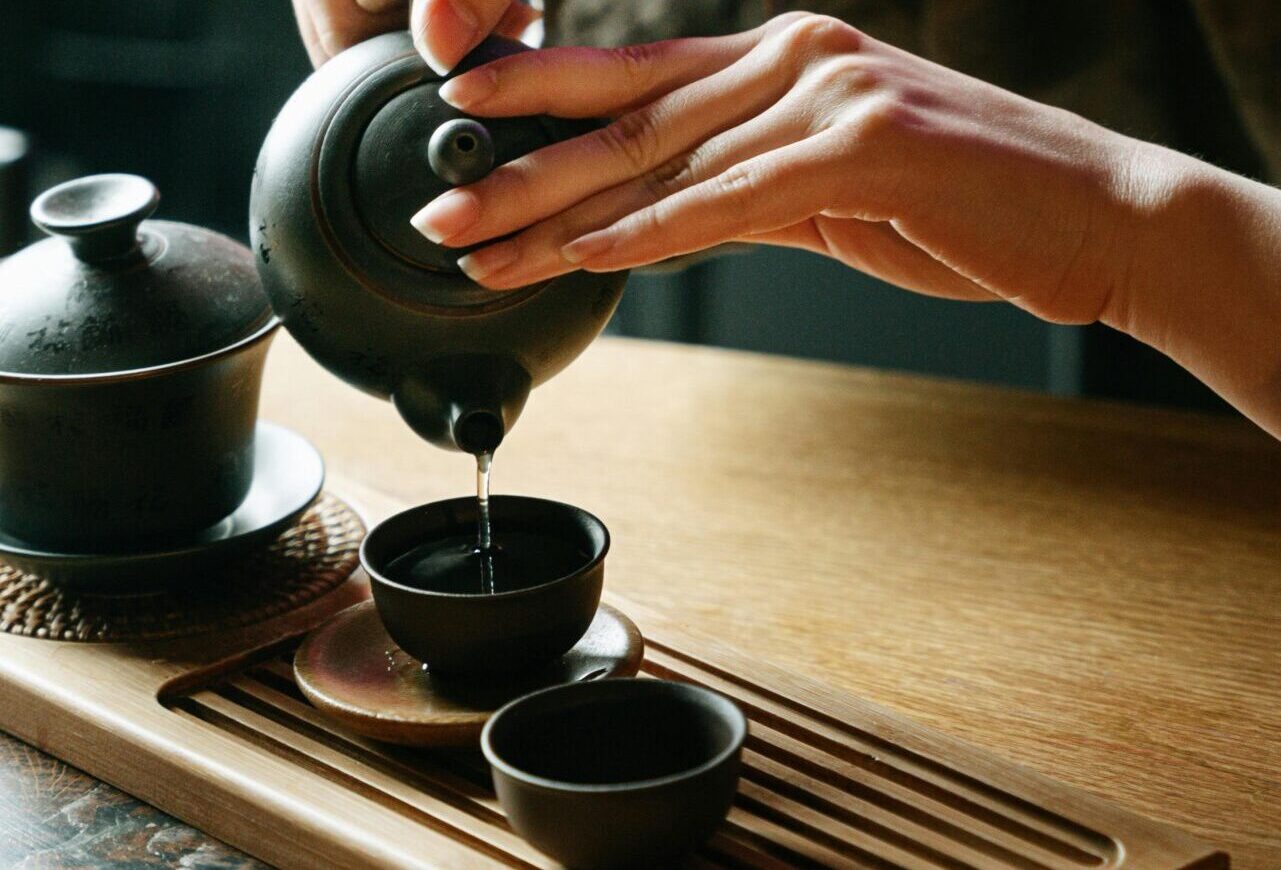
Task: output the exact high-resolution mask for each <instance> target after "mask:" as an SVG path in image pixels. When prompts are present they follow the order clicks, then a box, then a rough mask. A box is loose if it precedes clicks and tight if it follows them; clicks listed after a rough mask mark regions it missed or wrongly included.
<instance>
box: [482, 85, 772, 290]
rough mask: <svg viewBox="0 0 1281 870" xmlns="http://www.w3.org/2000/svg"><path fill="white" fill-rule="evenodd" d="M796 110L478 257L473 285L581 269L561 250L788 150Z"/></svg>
mask: <svg viewBox="0 0 1281 870" xmlns="http://www.w3.org/2000/svg"><path fill="white" fill-rule="evenodd" d="M796 121H797V119H796V118H795V117H794V112H793V110H792V108H791V107H789V106H785V105H782V104H780V105H778V106H775V107H773V108H771V109H770V110H769V111H767V112H765V113H764V114H762V115H759V116H757V117H755V118H753V119H752V120H750V121H748V122H747V123H746V124H743V125H741V126H739V127H735V128H733V129H730V130H727V131H726V132H724V133H721V134H719V135H718V136H715V137H713V138H712V139H710V140H709V141H707V142H705V143H704V144H702V145H700V146H699V147H698V148H697V149H695V150H694V151H693V152H692V153H689V154H684V155H681V156H679V157H677V158H675V159H673V160H671V161H668V162H667V163H666V164H664V165H662V166H660V167H658V168H657V169H655V170H653V171H651V172H649V173H646V174H645V175H643V176H641V177H640V178H635V179H632V180H630V181H628V182H626V183H624V184H620V185H618V186H617V187H614V188H611V189H609V190H606V191H603V192H601V193H598V194H596V195H595V196H592V197H589V198H588V199H586V200H584V201H583V202H581V203H579V204H578V205H576V206H574V207H573V208H571V209H569V210H567V211H565V212H563V213H561V214H558V215H555V216H554V217H551V218H549V219H547V220H545V221H542V222H540V223H538V224H535V225H534V226H532V227H530V228H529V229H527V230H525V231H524V232H522V233H520V234H519V235H518V236H516V237H514V238H511V239H506V240H504V241H502V242H499V243H497V244H495V245H491V246H489V247H487V248H482V249H480V250H478V251H473V252H472V253H471V254H469V255H468V256H466V257H464V258H463V259H462V260H460V261H459V265H461V266H462V268H463V271H464V272H466V273H467V275H468V276H469V277H470V278H471V279H472V280H474V281H477V282H478V283H481V284H483V285H485V286H487V287H490V288H493V289H496V290H498V289H507V288H512V287H523V286H525V285H528V284H533V283H536V282H538V281H543V280H546V279H548V278H552V277H554V276H556V275H560V274H563V273H565V272H570V271H573V270H574V269H576V268H577V266H575V265H574V264H572V263H570V262H569V261H567V260H566V259H565V258H564V256H562V254H561V249H562V248H563V247H564V246H565V245H567V244H568V243H570V242H572V241H573V240H575V239H577V238H579V237H580V236H582V235H584V234H586V233H589V232H591V231H593V230H596V229H600V228H602V227H607V226H609V225H610V224H612V223H614V222H615V221H617V220H619V219H621V218H623V217H626V216H627V215H629V214H631V213H633V212H636V211H639V210H641V209H643V208H646V207H647V206H650V205H653V204H654V203H655V202H658V201H659V200H661V199H662V198H663V197H666V196H670V195H671V194H673V193H675V192H677V191H679V190H682V189H684V188H686V187H689V186H690V185H694V184H698V183H700V182H702V181H705V180H707V179H709V178H714V177H715V176H717V175H719V174H720V173H722V172H724V171H725V170H726V169H728V168H729V167H731V166H733V165H734V164H735V163H739V162H741V161H743V160H747V159H749V158H752V157H755V156H756V155H758V154H763V153H765V152H766V151H769V150H771V149H774V148H779V147H782V146H784V145H787V144H789V143H790V142H791V141H793V140H794V138H795V136H796V133H797V123H796Z"/></svg>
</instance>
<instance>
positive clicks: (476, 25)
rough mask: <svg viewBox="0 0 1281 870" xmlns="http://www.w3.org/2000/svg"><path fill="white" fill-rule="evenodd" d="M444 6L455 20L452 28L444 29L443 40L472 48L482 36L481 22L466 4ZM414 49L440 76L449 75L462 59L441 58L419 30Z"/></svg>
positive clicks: (452, 3)
mask: <svg viewBox="0 0 1281 870" xmlns="http://www.w3.org/2000/svg"><path fill="white" fill-rule="evenodd" d="M444 6H445V8H447V9H448V10H449V13H448V14H449V15H451V16H452V17H453V19H454V20H453V22H452V26H449V25H447V26H445V27H444V28H442V30H443V31H444V36H443V38H447V39H448V40H449V42H450V43H452V44H455V45H469V46H470V45H472V44H473V43H474V42H476V37H478V36H479V35H480V21H479V20H478V19H477V18H476V13H474V12H472V11H471V9H469V8H467V5H466V4H463V5H459V4H458V3H455V2H453V0H445V3H444ZM414 47H415V48H417V49H418V53H419V54H421V55H422V56H423V60H425V61H427V65H428V66H429V67H431V68H432V69H433V70H434V71H435V72H436V74H437V75H440V76H445V75H449V71H450V70H451V69H453V68H454V66H455V65H456V64H457V63H458V61H459V60H460V59H461V58H454V59H453V60H447V59H446V58H444V57H441V56H440V55H439V54H437V53H436V52H435V51H434V50H433V49H432V47H431V46H430V45H428V44H427V42H426V40H424V39H423V34H421V33H420V32H418V31H417V30H415V32H414Z"/></svg>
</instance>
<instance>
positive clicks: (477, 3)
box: [409, 0, 513, 76]
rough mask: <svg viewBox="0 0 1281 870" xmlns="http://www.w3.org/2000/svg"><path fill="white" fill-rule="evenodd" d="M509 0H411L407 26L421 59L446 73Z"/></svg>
mask: <svg viewBox="0 0 1281 870" xmlns="http://www.w3.org/2000/svg"><path fill="white" fill-rule="evenodd" d="M512 5H513V4H512V0H414V5H413V9H412V11H411V12H410V16H409V30H410V32H411V33H412V34H413V37H414V45H415V46H417V48H418V52H419V54H421V55H422V56H423V60H425V61H427V65H428V66H430V67H431V68H432V69H433V70H435V71H436V72H437V73H438V74H440V75H442V76H443V75H446V74H447V73H448V72H449V71H450V70H452V69H453V68H454V67H455V66H456V65H457V63H458V62H459V61H460V60H462V59H463V57H464V56H465V55H466V54H467V52H469V51H471V50H472V49H473V48H475V47H476V46H477V45H479V44H480V41H481V40H482V39H484V38H485V37H486V36H488V35H489V34H490V33H491V32H492V31H493V30H494V28H495V27H496V26H497V25H498V23H499V22H500V21H501V20H502V18H503V16H504V15H505V14H506V13H507V11H508V8H509V7H510V6H512Z"/></svg>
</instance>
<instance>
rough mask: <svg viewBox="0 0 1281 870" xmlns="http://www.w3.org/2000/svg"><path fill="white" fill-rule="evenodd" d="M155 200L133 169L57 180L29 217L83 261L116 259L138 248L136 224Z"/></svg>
mask: <svg viewBox="0 0 1281 870" xmlns="http://www.w3.org/2000/svg"><path fill="white" fill-rule="evenodd" d="M159 204H160V192H159V191H158V190H156V186H155V185H154V184H152V183H151V182H150V181H148V180H147V179H145V178H142V177H141V176H138V175H126V174H122V173H111V174H107V175H90V176H86V177H85V178H77V179H74V180H72V181H68V182H65V183H63V184H59V185H58V186H57V187H52V188H50V189H49V190H46V191H45V192H44V193H42V194H40V196H38V197H37V198H36V201H35V202H33V203H32V204H31V220H32V221H33V222H34V223H35V225H36V226H38V227H40V229H42V230H44V231H45V232H46V233H49V234H50V235H54V236H61V237H62V238H64V239H66V240H67V243H68V244H70V245H71V250H72V252H73V253H74V254H75V255H76V258H77V259H79V260H80V261H81V262H84V263H101V262H103V261H106V260H118V259H121V258H123V257H127V256H129V255H130V254H133V253H134V252H136V251H137V250H138V224H140V223H142V222H143V221H144V220H146V219H147V218H148V217H150V216H151V214H152V212H154V211H155V210H156V206H157V205H159Z"/></svg>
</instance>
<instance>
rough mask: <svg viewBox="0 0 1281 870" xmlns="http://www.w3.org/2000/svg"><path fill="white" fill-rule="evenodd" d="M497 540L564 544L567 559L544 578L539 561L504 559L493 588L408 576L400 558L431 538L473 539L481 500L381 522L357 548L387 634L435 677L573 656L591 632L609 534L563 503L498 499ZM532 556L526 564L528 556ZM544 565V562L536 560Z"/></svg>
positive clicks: (510, 669)
mask: <svg viewBox="0 0 1281 870" xmlns="http://www.w3.org/2000/svg"><path fill="white" fill-rule="evenodd" d="M489 505H490V507H489V510H490V520H491V523H492V526H493V538H494V543H495V545H496V546H498V547H499V548H500V550H499V552H500V553H501V548H502V547H503V542H504V540H512V539H513V536H519V537H521V538H522V540H525V541H530V540H532V541H535V542H537V541H540V540H544V541H549V542H556V545H557V549H559V550H561V551H564V550H565V549H566V548H567V547H568V548H569V551H570V553H571V558H570V561H569V562H568V563H566V562H565V561H564V558H563V553H562V558H561V559H560V561H559V562H558V565H559V569H557V570H555V571H554V572H553V573H552V574H550V575H548V576H540V574H539V570H538V568H537V566H535V568H533V569H530V568H528V566H525V567H522V566H521V565H516V566H515V568H514V569H513V570H504V569H505V568H508V569H510V568H511V566H510V565H506V564H504V563H503V562H501V561H500V562H499V564H498V565H497V567H496V569H495V571H494V582H495V584H496V586H495V589H494V590H493V591H488V590H486V589H484V588H483V587H482V584H481V582H480V579H479V577H478V579H477V582H476V585H475V588H472V589H469V590H467V591H457V590H453V591H441V590H440V589H433V588H430V586H429V585H428V586H423V585H420V584H418V583H416V582H411V581H408V580H406V578H405V576H404V573H403V572H402V571H401V570H399V569H398V565H400V563H401V561H402V560H403V559H405V558H407V557H409V556H411V554H413V553H414V552H416V551H417V550H418V549H419V548H422V547H425V546H430V545H432V544H433V542H444V541H450V540H459V539H464V540H465V539H466V538H467V537H468V536H471V537H473V538H474V536H475V535H476V529H477V521H478V507H477V501H476V499H475V498H456V499H451V500H449V501H440V502H433V503H431V504H426V505H420V506H418V507H415V508H410V509H409V510H407V511H404V512H402V513H399V514H396V515H395V516H393V517H391V518H389V519H387V520H384V521H383V522H381V523H379V524H378V525H377V526H376V527H375V528H374V529H373V531H371V532H370V533H369V534H368V535H367V536H366V537H365V541H364V543H363V544H362V545H361V548H360V561H361V564H362V565H363V566H364V568H365V571H366V572H367V573H368V574H369V579H370V586H371V588H372V590H373V595H374V603H375V604H376V605H377V607H378V615H379V617H380V618H381V619H382V622H383V625H384V626H385V627H386V629H387V633H388V634H389V635H390V636H391V639H392V640H394V641H395V642H396V643H397V644H398V645H399V646H400V648H401V649H403V650H404V651H405V652H407V653H409V654H410V655H411V656H413V657H414V658H416V659H418V660H419V661H422V662H424V663H425V664H426V665H427V667H428V669H429V670H430V671H431V672H432V673H433V674H436V675H439V676H443V677H450V676H455V675H457V676H473V675H498V674H511V673H514V672H519V671H523V670H530V669H533V668H536V667H538V666H539V665H543V664H546V663H547V662H548V661H551V660H552V659H554V658H556V657H557V656H559V655H561V654H563V653H565V652H567V651H568V650H569V649H570V648H571V647H573V646H574V644H576V643H577V642H578V641H579V640H580V639H581V638H582V636H583V635H584V634H585V633H586V631H587V628H588V626H590V625H591V622H592V619H593V618H594V617H595V615H596V608H597V606H598V605H599V603H600V593H601V587H602V585H603V584H604V579H605V554H606V553H607V552H608V551H609V532H608V530H607V529H606V528H605V525H604V523H602V522H601V521H600V520H599V519H597V518H596V517H594V516H592V515H591V514H589V513H587V512H586V511H584V510H581V509H579V508H576V507H573V506H571V505H567V504H562V503H560V502H555V501H548V500H546V499H539V498H527V497H524V496H513V495H500V496H494V497H492V498H491V499H490V500H489ZM527 561H528V560H527ZM534 561H535V562H537V560H536V559H535V560H534Z"/></svg>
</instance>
